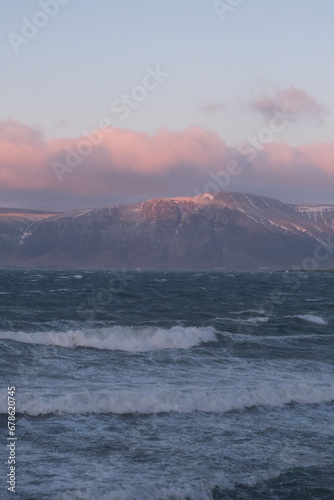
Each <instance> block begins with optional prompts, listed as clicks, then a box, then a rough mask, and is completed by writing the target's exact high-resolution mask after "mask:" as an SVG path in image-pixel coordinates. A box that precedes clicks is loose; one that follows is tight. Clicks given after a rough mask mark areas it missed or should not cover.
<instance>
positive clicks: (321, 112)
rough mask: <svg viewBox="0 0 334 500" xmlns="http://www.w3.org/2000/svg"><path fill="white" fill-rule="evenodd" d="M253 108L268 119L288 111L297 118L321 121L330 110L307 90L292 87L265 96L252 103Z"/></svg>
mask: <svg viewBox="0 0 334 500" xmlns="http://www.w3.org/2000/svg"><path fill="white" fill-rule="evenodd" d="M252 108H253V109H254V110H255V111H257V112H259V113H261V114H262V115H263V116H264V117H265V118H266V119H269V118H271V117H272V116H274V114H275V113H277V112H284V111H287V112H288V113H291V114H293V115H295V117H296V118H299V117H301V118H309V119H313V120H321V119H323V118H325V117H326V116H327V115H328V109H327V108H326V106H324V105H323V104H320V103H319V102H318V101H317V100H316V98H315V97H313V96H312V95H310V94H308V93H307V92H306V91H305V90H302V89H298V88H296V87H294V86H291V87H289V88H287V89H283V90H276V91H275V92H274V93H273V94H272V95H270V96H269V95H266V94H263V95H262V96H261V97H260V98H259V99H257V100H255V101H253V102H252Z"/></svg>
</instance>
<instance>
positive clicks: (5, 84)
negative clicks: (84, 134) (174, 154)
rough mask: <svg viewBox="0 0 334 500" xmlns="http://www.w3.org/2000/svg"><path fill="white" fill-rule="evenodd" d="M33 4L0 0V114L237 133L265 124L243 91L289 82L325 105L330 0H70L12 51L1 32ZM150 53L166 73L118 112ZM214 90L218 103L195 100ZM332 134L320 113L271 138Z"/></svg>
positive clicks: (332, 38)
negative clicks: (127, 110)
mask: <svg viewBox="0 0 334 500" xmlns="http://www.w3.org/2000/svg"><path fill="white" fill-rule="evenodd" d="M41 1H43V0H41ZM226 3H228V0H227V1H226ZM231 3H232V2H231ZM236 3H238V2H236ZM40 5H41V2H38V1H35V0H7V1H4V0H3V1H2V13H1V21H0V31H1V46H0V47H1V59H0V64H1V67H2V68H3V71H2V75H3V76H2V78H1V81H0V91H1V95H2V105H1V109H0V119H5V118H7V117H8V116H10V117H12V118H14V119H15V120H18V121H20V122H23V123H26V124H29V125H35V126H37V127H38V128H40V129H41V130H43V131H44V132H45V133H46V136H47V137H57V136H58V137H60V136H72V137H74V136H78V135H80V134H81V131H82V130H83V129H88V130H90V129H93V128H96V127H97V126H98V124H99V122H100V120H101V118H104V117H108V118H110V119H112V120H113V123H114V124H115V125H116V126H119V127H122V128H127V129H130V130H136V131H147V132H149V133H153V132H154V131H156V130H157V129H158V128H160V127H167V128H168V129H171V130H182V129H185V128H187V127H189V126H191V125H198V126H202V127H204V128H209V129H213V130H215V131H217V132H218V133H219V134H220V135H221V137H222V138H223V139H224V140H226V141H227V143H228V144H230V145H234V144H236V143H237V142H238V141H240V140H242V139H243V138H244V137H245V136H246V135H247V134H249V133H252V132H253V131H256V130H258V128H259V127H260V126H261V124H262V121H261V117H260V116H257V115H255V114H254V113H250V112H249V110H248V103H249V101H250V100H251V99H252V98H254V97H256V96H257V95H258V94H260V93H261V92H263V91H267V90H268V89H270V88H275V87H277V88H287V87H289V86H290V85H294V86H295V87H297V88H300V89H303V90H305V91H306V92H307V93H309V94H311V95H312V96H314V97H315V98H316V99H317V100H318V101H319V102H320V103H324V104H325V105H326V106H327V108H329V110H330V111H333V109H334V98H333V92H332V88H333V67H332V64H331V59H332V54H333V52H334V30H333V19H334V2H333V0H318V1H317V2H316V1H313V0H312V1H311V0H292V1H291V0H280V1H278V0H244V1H241V2H240V5H238V6H236V7H234V8H233V10H232V11H231V12H227V13H226V16H225V20H224V21H223V22H222V21H221V20H220V19H219V17H218V15H217V14H216V12H215V9H214V7H213V2H212V1H211V0H168V2H158V1H157V0H154V1H153V0H142V1H138V0H122V1H118V0H94V1H91V0H70V1H69V2H68V4H67V5H62V6H59V12H58V13H57V15H56V16H55V17H54V18H49V21H48V23H47V24H46V26H44V27H41V28H39V30H38V33H37V34H36V36H35V37H34V38H33V39H31V40H30V41H29V43H27V44H26V45H25V44H21V45H20V46H18V53H17V54H15V53H14V51H13V48H12V46H11V44H10V42H9V39H8V33H10V32H12V33H17V34H19V33H20V32H21V29H22V26H23V21H22V18H23V17H27V18H28V19H30V20H31V19H32V18H33V16H34V15H35V14H36V12H37V11H40V10H41V7H40ZM157 64H160V66H161V68H162V69H163V70H164V71H166V72H168V73H169V77H168V78H166V79H165V81H164V82H163V83H162V84H161V85H160V86H159V88H157V89H156V90H154V91H153V92H152V93H150V95H149V96H148V98H147V99H146V100H145V101H144V102H143V103H141V104H140V106H138V109H136V110H134V111H133V112H132V113H131V115H130V116H129V117H128V118H127V119H126V120H124V121H122V120H120V118H119V116H118V115H116V114H115V113H113V112H112V111H111V109H110V105H111V103H112V101H113V100H115V99H116V98H118V97H119V96H120V95H121V94H122V93H126V92H128V91H130V90H131V89H132V88H133V87H134V86H135V85H138V84H140V82H141V81H142V79H143V77H144V75H145V68H146V66H147V65H150V66H152V67H155V66H156V65H157ZM211 102H223V103H225V105H226V107H225V109H224V110H223V111H221V112H217V113H203V112H202V111H200V109H199V104H203V105H205V104H207V103H211ZM332 137H333V118H332V117H331V116H329V117H328V118H327V119H326V121H325V122H324V123H319V122H313V121H310V122H307V123H299V124H298V126H295V125H294V126H292V127H290V128H289V130H287V131H285V132H284V134H283V135H282V136H280V137H279V140H284V141H286V142H288V143H291V144H303V143H307V142H310V141H314V140H322V141H328V140H331V139H332Z"/></svg>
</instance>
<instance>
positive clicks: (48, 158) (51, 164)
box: [0, 108, 334, 210]
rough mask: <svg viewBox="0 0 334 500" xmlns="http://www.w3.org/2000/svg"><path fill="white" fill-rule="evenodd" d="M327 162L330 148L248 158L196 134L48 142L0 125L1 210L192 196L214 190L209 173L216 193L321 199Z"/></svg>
mask: <svg viewBox="0 0 334 500" xmlns="http://www.w3.org/2000/svg"><path fill="white" fill-rule="evenodd" d="M266 109H267V108H266ZM268 113H269V108H268ZM248 152H249V148H248ZM333 158H334V142H329V143H313V144H309V145H304V146H299V147H292V146H289V145H287V144H284V143H270V144H266V145H265V146H263V148H262V149H261V150H260V151H255V154H253V155H249V154H248V155H247V154H246V153H240V152H238V151H237V149H236V148H230V147H228V146H227V145H226V144H225V142H224V141H223V139H222V138H221V137H219V135H218V134H216V133H215V132H212V131H207V130H204V129H202V128H199V127H192V128H189V129H187V130H184V131H180V132H172V131H168V130H165V129H162V130H160V131H158V132H157V133H156V134H155V135H153V136H150V135H149V134H146V133H141V132H133V131H129V130H123V129H119V128H115V127H110V128H108V129H102V130H97V131H94V132H92V133H91V134H87V135H85V136H82V137H79V138H74V139H73V138H62V139H51V140H46V139H44V137H43V135H42V133H41V132H39V131H36V130H34V129H33V128H31V127H29V126H27V125H24V124H21V123H18V122H16V121H14V120H11V119H8V120H6V121H2V122H0V196H1V197H2V200H3V201H2V203H1V205H2V206H5V205H7V206H9V202H8V200H12V201H11V205H10V206H13V204H14V203H15V205H16V206H17V207H24V206H27V204H28V205H29V206H30V207H31V208H34V207H36V208H41V207H45V208H47V203H48V202H49V204H50V206H49V207H48V208H50V209H51V208H53V209H59V210H61V209H66V208H69V207H71V208H73V207H75V206H77V207H85V206H94V205H95V206H101V205H106V204H113V203H115V202H116V203H120V202H127V201H128V202H131V201H134V200H135V201H137V200H138V199H146V198H153V197H163V196H166V197H167V196H180V195H190V196H193V195H195V194H196V193H198V192H199V191H200V192H203V191H205V190H206V187H207V185H208V183H210V182H211V186H212V179H213V177H212V175H213V173H215V174H216V175H217V174H219V176H220V178H221V179H222V178H224V179H225V183H224V185H221V186H217V189H218V188H219V187H221V188H226V189H230V190H248V191H250V192H253V193H255V194H267V195H269V196H275V197H277V198H279V199H284V198H286V196H285V194H286V191H289V193H291V196H293V193H294V190H295V192H296V193H297V192H299V193H300V192H303V190H304V192H305V193H310V192H311V190H316V191H317V192H318V193H320V197H321V192H322V191H323V192H326V193H327V195H328V189H331V186H334V160H333ZM231 161H233V162H235V163H234V167H232V174H231V175H229V176H224V174H223V172H225V171H227V172H230V173H231ZM228 177H229V179H228ZM306 199H307V197H306V195H305V200H306ZM291 201H293V200H291ZM327 202H328V200H327ZM57 203H58V205H57ZM333 203H334V197H333Z"/></svg>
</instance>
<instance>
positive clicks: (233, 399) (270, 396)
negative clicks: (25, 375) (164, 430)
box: [0, 380, 334, 416]
mask: <svg viewBox="0 0 334 500" xmlns="http://www.w3.org/2000/svg"><path fill="white" fill-rule="evenodd" d="M332 401H334V384H333V383H332V382H330V381H329V380H327V382H324V383H322V384H316V383H312V382H307V383H304V382H295V383H292V384H287V383H282V384H277V385H276V384H273V383H271V384H269V383H268V384H262V385H258V386H251V387H247V386H245V387H241V386H239V387H234V388H226V389H225V390H224V389H222V390H220V391H213V390H210V389H204V388H199V389H197V390H180V389H176V388H175V387H167V388H165V389H163V388H162V389H156V390H152V389H151V390H150V391H148V390H141V389H133V390H115V391H112V390H104V391H98V392H90V391H87V390H83V391H81V392H72V393H71V392H69V393H67V394H66V395H62V396H57V397H51V396H47V395H44V396H40V395H36V394H35V393H30V392H29V393H28V392H27V393H21V395H20V399H19V401H18V402H17V411H18V412H19V413H25V414H28V415H34V416H37V415H48V414H56V415H62V414H99V413H106V414H118V415H123V414H146V415H149V414H158V413H192V412H203V413H226V412H229V411H233V410H245V409H247V408H251V407H257V406H264V407H283V406H285V405H287V404H290V403H300V404H319V403H329V402H332ZM6 410H7V406H6V400H5V398H2V399H1V400H0V411H1V413H5V412H6Z"/></svg>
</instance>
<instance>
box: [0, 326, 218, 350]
mask: <svg viewBox="0 0 334 500" xmlns="http://www.w3.org/2000/svg"><path fill="white" fill-rule="evenodd" d="M0 339H6V340H14V341H17V342H24V343H26V344H40V345H47V346H58V347H67V348H75V347H92V348H95V349H106V350H110V351H127V352H148V351H157V350H162V349H189V348H191V347H195V346H198V345H200V344H201V343H202V342H216V341H217V337H216V335H215V330H214V329H213V328H211V327H207V328H197V327H188V328H183V327H181V326H175V327H173V328H170V329H163V328H158V327H144V328H135V327H130V326H128V327H126V326H112V327H105V328H95V329H85V330H68V331H64V332H59V331H49V332H34V333H26V332H0Z"/></svg>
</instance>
